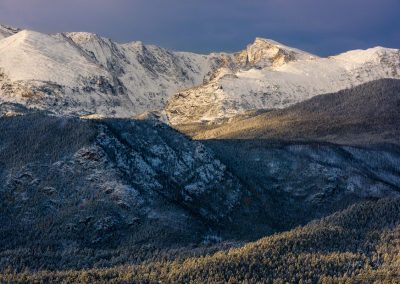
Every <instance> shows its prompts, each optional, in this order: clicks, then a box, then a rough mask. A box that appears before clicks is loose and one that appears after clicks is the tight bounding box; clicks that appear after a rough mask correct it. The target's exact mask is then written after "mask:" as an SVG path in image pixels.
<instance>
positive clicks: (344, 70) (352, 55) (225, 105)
mask: <svg viewBox="0 0 400 284" xmlns="http://www.w3.org/2000/svg"><path fill="white" fill-rule="evenodd" d="M256 44H257V42H256V43H254V45H256ZM262 50H264V49H262ZM266 50H268V49H266ZM247 58H251V57H249V56H248V57H247ZM273 58H274V57H273ZM289 58H293V60H283V62H281V61H280V60H278V62H277V63H275V64H274V63H273V64H270V63H269V64H264V65H262V67H259V66H257V64H256V65H255V66H254V67H253V68H240V69H239V70H235V69H232V68H224V69H220V70H219V73H217V74H218V76H215V77H214V78H213V79H212V80H211V81H209V82H208V83H206V84H204V85H202V86H197V87H195V88H193V89H189V90H185V91H182V92H179V93H178V94H176V95H175V96H173V97H172V98H171V99H170V100H169V101H168V104H167V106H166V113H167V115H168V118H169V121H170V123H171V124H172V125H182V124H189V123H201V122H204V123H208V122H210V123H215V122H218V121H220V120H223V119H225V118H229V117H233V116H235V115H237V114H241V113H244V112H245V111H248V110H252V109H275V108H285V107H288V106H290V105H293V104H295V103H298V102H301V101H304V100H306V99H309V98H311V97H313V96H315V95H319V94H324V93H331V92H337V91H340V90H343V89H346V88H350V87H353V86H357V85H360V84H362V83H365V82H369V81H373V80H377V79H382V78H397V79H399V78H400V51H399V50H398V49H388V48H382V47H376V48H371V49H368V50H356V51H351V52H347V53H344V54H340V55H338V56H333V57H329V58H318V57H315V56H314V57H313V56H311V55H303V56H298V57H295V56H293V57H289ZM261 62H264V60H262V61H261ZM267 62H268V61H267Z"/></svg>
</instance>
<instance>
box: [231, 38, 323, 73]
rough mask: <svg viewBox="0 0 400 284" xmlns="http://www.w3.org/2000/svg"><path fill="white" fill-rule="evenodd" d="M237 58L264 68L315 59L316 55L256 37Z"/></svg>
mask: <svg viewBox="0 0 400 284" xmlns="http://www.w3.org/2000/svg"><path fill="white" fill-rule="evenodd" d="M237 58H238V60H239V62H242V63H244V62H246V63H247V65H250V66H251V67H256V68H265V67H279V66H282V65H284V64H286V63H288V62H291V61H296V60H306V59H315V58H317V56H315V55H312V54H310V53H307V52H305V51H302V50H299V49H296V48H292V47H289V46H286V45H284V44H281V43H279V42H277V41H274V40H271V39H265V38H261V37H256V39H255V40H254V42H253V43H251V44H249V45H248V46H247V48H246V49H245V50H243V51H242V52H240V53H239V54H238V56H237Z"/></svg>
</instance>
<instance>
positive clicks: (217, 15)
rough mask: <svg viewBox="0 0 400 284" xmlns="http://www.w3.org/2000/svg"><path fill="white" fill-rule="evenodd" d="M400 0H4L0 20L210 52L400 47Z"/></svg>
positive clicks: (0, 2)
mask: <svg viewBox="0 0 400 284" xmlns="http://www.w3.org/2000/svg"><path fill="white" fill-rule="evenodd" d="M399 11H400V1H399V0H335V1H332V0H329V1H328V0H213V1H211V0H0V23H1V24H8V25H11V26H16V27H22V28H28V29H32V30H37V31H41V32H47V33H53V32H65V31H88V32H94V33H97V34H99V35H102V36H105V37H109V38H111V39H113V40H115V41H118V42H128V41H135V40H141V41H143V42H145V43H151V44H156V45H159V46H162V47H166V48H171V49H175V50H184V51H194V52H203V53H207V52H210V51H236V50H240V49H243V48H244V47H245V46H246V45H247V44H248V43H250V42H252V41H253V40H254V38H255V37H256V36H259V37H265V38H271V39H274V40H276V41H280V42H282V43H285V44H287V45H290V46H294V47H297V48H300V49H303V50H306V51H309V52H312V53H316V54H318V55H333V54H336V53H339V52H342V51H346V50H349V49H356V48H368V47H372V46H377V45H380V46H385V47H394V48H400V17H399Z"/></svg>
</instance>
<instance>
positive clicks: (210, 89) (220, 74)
mask: <svg viewBox="0 0 400 284" xmlns="http://www.w3.org/2000/svg"><path fill="white" fill-rule="evenodd" d="M0 31H1V33H2V35H3V37H4V36H7V37H6V38H3V39H1V40H0V103H19V104H22V105H26V106H27V107H29V108H38V109H45V110H49V111H51V112H53V113H57V114H72V115H79V116H82V115H96V116H99V117H101V116H105V117H131V116H134V115H138V114H141V113H143V112H148V111H152V110H162V109H165V112H164V114H165V115H166V117H167V118H168V121H169V122H170V123H171V124H173V125H177V124H188V123H198V122H204V121H206V122H210V121H218V120H219V119H221V118H227V117H228V118H229V117H231V116H234V115H236V114H238V113H242V112H244V111H246V110H249V109H270V108H284V107H286V106H289V105H292V104H294V103H296V102H300V101H303V100H306V99H308V98H310V97H312V96H314V95H318V94H322V93H329V92H335V91H339V90H342V89H345V88H348V87H352V86H355V85H359V84H362V83H364V82H368V81H372V80H376V79H381V78H399V77H400V75H399V73H400V72H399V68H400V51H399V50H396V49H386V48H382V47H377V48H372V49H369V50H356V51H350V52H347V53H344V54H341V55H338V56H333V57H329V58H319V57H318V56H315V55H312V54H309V53H307V52H304V51H301V50H298V49H295V48H292V47H288V46H285V45H283V44H280V43H278V42H275V41H273V40H269V39H262V38H256V40H255V41H254V43H252V44H250V45H248V46H247V48H246V49H244V50H243V51H240V52H237V53H212V54H209V55H200V54H194V53H189V52H174V51H169V50H166V49H163V48H160V47H157V46H153V45H144V44H143V43H141V42H132V43H126V44H119V43H115V42H113V41H112V40H110V39H106V38H103V37H100V36H98V35H95V34H91V33H85V32H76V33H65V34H55V35H47V34H42V33H38V32H34V31H27V30H24V31H18V30H17V29H13V28H8V27H4V26H1V27H0Z"/></svg>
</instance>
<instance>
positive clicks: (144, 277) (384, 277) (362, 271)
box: [0, 198, 400, 283]
mask: <svg viewBox="0 0 400 284" xmlns="http://www.w3.org/2000/svg"><path fill="white" fill-rule="evenodd" d="M399 220H400V199H399V198H396V199H382V200H379V201H377V202H372V201H370V202H365V203H362V204H357V205H355V206H352V207H350V208H349V209H347V210H344V211H342V212H338V213H335V214H333V215H331V216H329V217H327V218H324V219H322V220H318V221H314V222H311V223H310V224H308V225H306V226H304V227H299V228H296V229H293V230H291V231H288V232H284V233H280V234H275V235H273V236H269V237H266V238H263V239H260V240H258V241H257V242H253V243H249V244H246V245H245V246H242V247H240V248H234V249H230V250H223V249H222V250H221V251H220V252H217V253H215V254H211V255H208V256H205V257H192V258H187V259H183V260H176V261H159V262H151V263H145V264H142V265H134V266H129V265H126V266H117V267H113V268H108V269H91V270H75V271H71V270H69V271H57V272H52V271H41V272H23V273H19V274H14V273H12V272H6V273H4V274H2V275H0V280H1V281H4V282H7V281H12V282H14V283H23V282H25V281H31V282H53V283H65V282H68V283H82V282H83V281H86V282H96V283H110V282H113V283H114V282H115V283H120V282H121V283H136V282H137V283H156V282H162V283H207V282H210V279H212V282H213V283H242V282H245V283H397V282H398V280H400V273H399V269H398V268H399V265H400V263H399V259H400V244H399V239H400V223H399Z"/></svg>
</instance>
